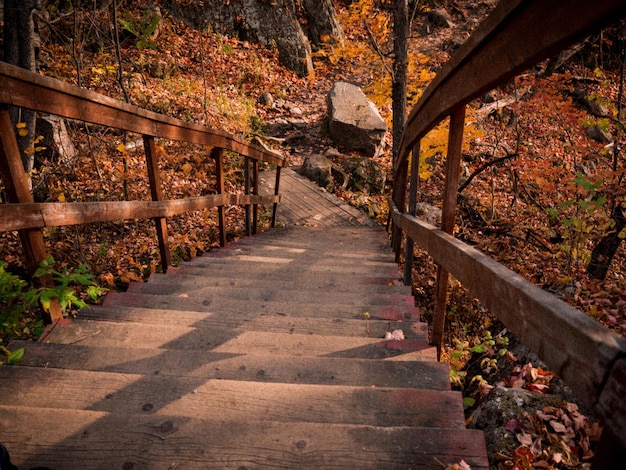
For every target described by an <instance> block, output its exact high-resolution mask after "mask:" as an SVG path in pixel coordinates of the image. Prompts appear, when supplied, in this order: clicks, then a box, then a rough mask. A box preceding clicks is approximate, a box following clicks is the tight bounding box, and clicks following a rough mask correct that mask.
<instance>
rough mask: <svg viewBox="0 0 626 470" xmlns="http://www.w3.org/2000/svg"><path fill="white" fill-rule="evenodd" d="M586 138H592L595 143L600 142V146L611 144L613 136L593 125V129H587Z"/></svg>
mask: <svg viewBox="0 0 626 470" xmlns="http://www.w3.org/2000/svg"><path fill="white" fill-rule="evenodd" d="M585 133H586V134H587V136H588V137H590V138H592V139H593V140H595V141H596V142H600V143H601V144H608V143H610V142H613V136H612V135H611V133H610V132H609V131H606V130H604V129H601V128H600V126H598V125H595V126H593V127H588V128H587V130H586V131H585Z"/></svg>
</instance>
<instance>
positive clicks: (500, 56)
mask: <svg viewBox="0 0 626 470" xmlns="http://www.w3.org/2000/svg"><path fill="white" fill-rule="evenodd" d="M624 15H626V3H625V2H624V0H602V1H601V2H589V0H567V1H565V0H501V1H500V3H498V5H497V7H496V9H495V10H494V11H493V13H492V14H491V15H490V16H489V17H488V18H487V19H486V20H485V21H484V22H483V23H481V24H480V26H478V28H477V29H476V30H475V31H474V33H473V34H472V35H471V36H470V38H469V39H468V40H467V41H466V42H465V43H464V44H463V45H462V46H461V47H460V48H459V49H458V50H457V51H456V53H455V54H454V55H453V56H452V57H451V58H450V60H449V61H448V62H447V63H446V64H445V65H444V66H443V67H442V69H441V71H440V72H439V73H438V74H437V76H436V77H435V79H434V80H433V81H432V82H431V84H430V85H429V86H428V87H427V88H426V90H425V91H424V94H423V95H422V97H421V98H420V100H419V101H418V103H417V104H416V105H415V106H414V107H413V108H412V110H411V112H410V114H409V117H408V119H407V123H406V126H405V131H404V133H403V137H402V141H401V145H400V151H399V154H398V155H399V158H398V161H397V165H396V167H395V168H394V169H397V167H398V166H399V165H400V164H402V162H404V161H406V159H407V158H408V156H409V154H410V153H411V151H412V149H413V146H414V145H415V143H416V142H417V141H418V140H419V139H420V138H422V137H423V136H424V135H425V134H426V133H427V132H428V131H429V130H431V129H432V128H433V127H435V126H436V125H437V124H439V123H440V122H441V121H443V120H444V119H445V118H446V117H448V116H449V115H450V114H451V113H452V111H453V110H454V109H455V108H457V107H459V106H463V105H465V104H467V103H469V102H470V101H472V100H474V99H476V98H478V97H480V96H482V95H484V94H485V93H486V92H488V91H489V90H492V89H493V88H495V87H496V86H498V85H501V84H503V83H505V82H506V81H508V80H510V79H511V78H513V77H515V76H517V75H519V74H520V73H522V72H523V71H525V70H527V69H528V68H530V67H532V66H533V65H535V64H537V63H539V62H540V61H542V60H544V59H547V58H549V57H551V56H553V55H554V54H556V53H558V52H560V51H561V50H563V49H564V48H565V47H567V46H568V45H570V44H572V43H574V42H575V41H576V40H577V39H579V38H583V37H585V36H586V35H587V34H589V33H591V32H593V31H594V30H597V29H599V28H600V26H602V25H603V24H606V23H608V22H609V21H610V20H614V19H616V18H619V17H622V16H624Z"/></svg>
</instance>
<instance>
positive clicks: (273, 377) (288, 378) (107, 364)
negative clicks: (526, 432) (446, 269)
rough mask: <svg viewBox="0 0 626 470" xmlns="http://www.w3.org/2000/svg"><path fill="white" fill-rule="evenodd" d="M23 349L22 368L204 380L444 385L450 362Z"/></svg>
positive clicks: (48, 346) (75, 347) (79, 347)
mask: <svg viewBox="0 0 626 470" xmlns="http://www.w3.org/2000/svg"><path fill="white" fill-rule="evenodd" d="M17 348H24V349H25V353H24V357H23V359H22V360H21V361H20V363H19V364H20V366H24V367H45V368H61V369H77V370H92V371H102V372H118V373H121V374H153V375H165V376H174V377H201V378H203V379H226V380H244V381H248V382H254V381H256V382H282V383H304V384H322V385H324V384H326V385H331V384H336V385H351V386H363V387H399V388H419V389H429V390H449V389H450V375H449V367H448V365H447V364H445V363H441V362H434V361H424V362H422V361H371V360H368V359H350V360H346V359H342V358H334V357H311V356H306V357H293V356H279V355H276V354H257V355H254V356H251V355H240V354H231V353H219V352H214V351H206V352H203V353H202V354H197V353H196V352H195V351H181V350H172V349H169V350H163V349H145V348H139V347H135V348H124V347H121V346H120V347H116V348H108V347H99V346H86V345H83V344H80V343H77V344H59V343H48V342H43V343H41V342H39V343H34V342H32V341H12V342H11V343H10V344H9V349H11V350H15V349H17Z"/></svg>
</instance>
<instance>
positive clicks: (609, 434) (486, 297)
mask: <svg viewBox="0 0 626 470" xmlns="http://www.w3.org/2000/svg"><path fill="white" fill-rule="evenodd" d="M625 15H626V3H624V1H623V0H604V1H601V2H589V1H588V0H559V1H551V0H508V1H505V0H502V1H501V2H500V3H499V4H498V6H497V7H496V9H495V10H494V12H493V13H492V15H490V17H489V18H488V19H487V20H486V21H485V22H484V23H483V24H482V25H481V26H480V27H479V28H478V29H477V30H476V31H475V33H474V34H473V35H472V36H471V37H470V38H469V40H468V41H467V42H466V43H465V44H464V45H463V46H462V47H461V48H460V49H459V50H458V51H457V53H456V54H455V55H454V56H453V57H452V58H451V60H450V61H449V62H448V63H447V64H446V65H445V67H444V68H443V69H442V70H441V72H440V73H439V74H438V75H437V77H436V78H435V79H434V81H433V82H432V84H431V85H430V86H429V87H428V89H427V90H426V91H425V93H424V95H423V96H422V98H421V99H420V101H419V102H418V103H417V104H416V105H415V107H414V108H413V109H412V111H411V113H410V115H409V118H408V120H407V125H406V127H405V129H404V134H403V138H402V142H401V147H400V151H399V154H398V159H397V161H396V162H394V186H393V198H392V199H391V200H390V207H391V214H390V215H391V219H392V221H393V228H394V233H393V245H394V248H395V250H396V257H397V258H398V259H399V258H400V253H401V246H402V239H403V233H404V234H405V235H406V240H405V243H404V250H405V283H407V284H410V283H411V264H412V259H413V248H414V245H413V244H414V242H416V243H418V244H419V245H420V246H421V247H422V248H424V249H425V250H427V251H428V252H429V254H430V255H431V256H432V258H433V259H434V260H435V262H436V263H437V264H438V275H437V288H436V299H435V313H434V320H433V337H432V342H433V343H434V344H435V345H437V347H438V348H439V350H440V349H441V342H442V337H443V330H444V321H445V311H446V302H447V290H448V277H449V274H448V273H450V274H452V275H453V276H454V277H455V278H456V279H458V280H459V281H460V282H461V283H462V284H463V285H464V286H465V287H466V288H467V289H468V290H469V291H470V292H471V293H472V294H473V295H475V296H476V297H477V298H479V299H480V301H481V302H482V303H483V304H484V305H485V306H486V307H487V308H488V309H489V310H490V311H491V312H492V313H493V314H494V315H496V316H497V317H498V319H499V320H501V321H502V322H503V323H504V324H505V325H506V327H507V328H508V329H509V330H511V331H512V332H513V333H514V334H515V335H516V336H517V337H518V338H519V340H520V341H521V342H522V343H523V344H525V345H526V346H528V347H529V348H530V349H531V350H533V351H534V352H535V353H537V354H538V355H539V357H541V358H542V359H543V360H544V361H545V362H546V363H547V364H548V365H549V366H550V367H551V368H553V369H554V370H555V371H556V372H557V373H558V374H559V376H561V377H562V378H563V379H564V380H565V381H566V383H568V385H570V386H571V388H572V389H573V390H574V391H575V393H576V394H577V395H578V397H579V398H580V399H582V400H584V401H585V402H586V403H587V404H588V405H589V406H590V407H592V408H593V409H594V410H595V412H596V413H597V414H598V416H599V417H600V418H601V420H602V421H603V423H604V425H605V430H604V433H603V440H602V443H601V446H600V447H601V448H600V451H599V452H598V454H597V455H596V458H595V459H594V464H593V465H594V468H601V469H615V468H622V466H623V465H624V462H625V461H626V342H624V341H623V340H622V339H621V338H620V337H618V336H617V335H615V334H613V333H611V332H610V331H608V330H607V329H605V328H603V327H601V326H600V325H599V324H597V323H596V322H595V321H593V320H591V319H590V318H588V317H587V316H585V315H584V314H582V313H581V312H579V311H578V310H576V309H574V308H573V307H571V306H569V305H568V304H566V303H564V302H562V301H560V300H558V299H556V298H555V297H554V296H552V295H550V294H549V293H547V292H545V291H543V290H541V289H539V288H537V287H535V286H533V285H532V284H530V283H529V282H527V281H526V280H524V279H523V278H522V277H521V276H518V275H517V274H515V273H513V272H512V271H510V270H509V269H507V268H505V267H504V266H502V265H501V264H499V263H497V262H496V261H494V260H492V259H491V258H489V257H487V256H485V255H483V254H482V253H480V252H479V251H478V250H476V249H474V248H472V247H470V246H468V245H466V244H464V243H462V242H460V241H459V240H457V239H455V238H454V237H453V236H452V233H453V228H454V223H455V212H456V202H457V194H458V184H459V168H460V159H461V147H462V140H463V127H464V122H465V106H466V105H467V104H468V103H469V102H471V101H472V100H473V99H475V98H478V97H480V96H482V95H484V94H485V93H486V92H488V91H489V90H491V89H493V88H495V87H496V86H498V85H500V84H503V83H505V82H506V81H508V80H509V79H511V78H513V77H515V76H516V75H518V74H520V73H521V72H523V71H525V70H526V69H528V68H529V67H531V66H533V65H535V64H537V63H538V62H539V61H541V60H544V59H547V58H549V57H551V56H553V55H554V54H556V53H558V52H559V51H561V50H562V49H564V48H565V47H567V46H568V45H571V44H573V43H574V42H575V41H576V40H578V39H581V38H584V37H585V36H586V35H588V34H590V33H591V32H594V31H597V30H598V29H599V28H600V27H601V26H602V25H604V24H606V23H608V22H610V21H611V20H615V19H617V18H620V17H623V16H625ZM448 117H450V124H449V137H448V154H447V158H446V186H445V193H444V195H443V201H442V222H441V229H437V228H436V227H434V226H432V225H429V224H427V223H425V222H423V221H421V220H419V219H417V218H415V217H414V215H415V210H416V202H417V186H418V168H419V158H420V157H419V155H420V140H421V139H422V137H424V136H425V135H426V134H427V133H428V131H429V130H431V129H432V128H434V127H435V126H436V125H437V124H439V123H440V122H441V121H443V120H444V119H446V118H448ZM410 155H412V158H411V159H410V160H411V168H409V165H408V162H409V156H410Z"/></svg>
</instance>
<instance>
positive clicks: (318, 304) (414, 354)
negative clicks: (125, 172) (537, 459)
mask: <svg viewBox="0 0 626 470" xmlns="http://www.w3.org/2000/svg"><path fill="white" fill-rule="evenodd" d="M283 181H284V184H283V186H282V191H283V192H284V194H285V198H284V200H283V201H284V205H282V206H281V209H280V212H279V214H280V219H281V220H282V221H283V222H284V224H285V225H286V227H284V228H280V229H275V230H272V231H270V232H268V233H265V234H261V235H257V236H253V237H249V238H246V239H243V240H241V241H239V242H236V243H232V244H230V245H228V246H227V247H226V248H223V249H219V250H215V251H213V252H211V253H208V254H206V255H204V256H202V257H199V258H196V259H194V260H193V261H191V262H188V263H184V264H183V265H182V266H179V267H177V268H172V269H171V271H170V272H168V274H167V275H153V276H152V277H151V278H150V280H149V281H148V282H146V283H136V284H133V285H131V287H130V288H129V290H128V292H126V293H110V294H108V296H107V297H106V299H105V302H104V303H103V305H102V306H98V307H94V308H91V309H89V310H86V311H84V312H81V315H80V316H79V318H78V319H75V320H64V321H62V322H61V323H59V324H57V325H56V326H55V327H54V328H53V329H52V330H51V331H50V332H49V333H48V334H47V335H46V336H45V338H43V340H42V341H41V342H38V343H32V342H14V343H13V344H11V347H12V348H17V347H25V348H26V353H25V357H24V359H23V360H22V361H21V362H20V363H19V365H17V366H11V367H9V366H3V367H0V378H1V380H0V436H1V437H0V441H1V442H2V443H3V444H5V446H6V447H7V448H8V449H9V451H10V453H11V456H12V459H13V460H14V463H15V464H16V465H18V467H19V468H20V469H27V468H31V467H35V466H47V467H49V468H51V469H55V470H63V469H134V470H137V469H212V468H215V469H221V468H234V469H241V470H243V469H256V468H258V469H261V468H277V469H292V468H293V469H300V468H315V469H327V468H328V469H353V468H354V469H400V468H401V469H419V468H424V469H433V468H434V469H436V468H443V466H444V465H443V464H446V463H455V462H459V461H460V460H461V459H463V460H465V461H466V462H467V463H468V464H469V465H470V466H471V468H472V469H474V470H476V469H487V468H488V463H487V457H486V449H485V443H484V438H483V434H482V432H480V431H476V430H467V429H465V425H464V415H463V405H462V397H461V395H460V394H459V393H458V392H455V391H451V390H450V385H449V370H448V366H447V365H446V364H443V363H438V362H436V360H435V351H434V349H433V348H432V347H431V346H430V345H429V344H428V341H427V338H426V327H425V325H424V324H423V323H421V322H420V321H419V312H418V310H417V309H416V308H415V307H414V302H413V298H412V296H411V295H410V294H411V293H410V289H409V288H408V287H405V286H402V285H401V283H400V282H399V278H400V274H399V271H398V268H397V266H396V265H395V264H394V263H393V255H392V253H391V251H390V249H389V247H388V241H387V237H386V233H385V231H384V230H383V229H382V228H380V227H370V226H368V225H370V224H369V223H368V221H367V219H365V218H363V216H361V215H360V214H359V213H358V212H356V211H355V210H354V209H352V208H350V207H347V206H345V205H344V204H342V203H341V202H340V201H338V200H337V199H335V198H334V197H332V196H331V195H329V194H327V193H324V192H322V191H320V190H318V189H317V188H316V187H315V186H314V185H312V184H310V183H308V182H306V181H302V180H301V179H300V178H299V177H298V176H297V175H295V174H294V173H293V172H291V171H289V170H288V171H286V172H285V178H284V179H283ZM392 330H401V331H402V332H403V335H404V337H405V338H404V339H398V340H385V339H384V337H385V334H386V333H387V332H389V331H392Z"/></svg>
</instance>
